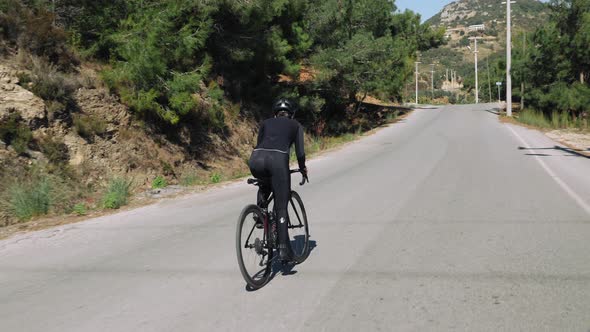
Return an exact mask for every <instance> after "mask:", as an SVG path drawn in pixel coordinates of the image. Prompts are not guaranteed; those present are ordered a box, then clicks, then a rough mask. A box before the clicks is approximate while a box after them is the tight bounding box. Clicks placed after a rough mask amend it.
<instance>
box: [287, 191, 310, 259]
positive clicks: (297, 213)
mask: <svg viewBox="0 0 590 332" xmlns="http://www.w3.org/2000/svg"><path fill="white" fill-rule="evenodd" d="M287 211H288V213H289V226H288V228H289V242H290V244H291V250H293V260H294V261H295V263H298V264H300V263H303V261H305V260H306V259H307V256H309V250H310V247H309V226H308V224H307V214H306V212H305V206H304V205H303V201H302V200H301V197H300V196H299V194H298V193H297V192H295V191H292V192H291V199H289V207H288V209H287Z"/></svg>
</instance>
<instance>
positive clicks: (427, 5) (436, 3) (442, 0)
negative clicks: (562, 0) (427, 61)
mask: <svg viewBox="0 0 590 332" xmlns="http://www.w3.org/2000/svg"><path fill="white" fill-rule="evenodd" d="M541 1H543V2H547V0H541ZM451 2H453V0H396V1H395V5H396V6H397V8H398V9H399V10H401V11H404V10H406V8H407V9H411V10H412V11H415V12H417V13H420V15H422V21H426V20H427V19H429V18H431V17H432V16H434V14H436V13H438V12H439V11H440V10H441V9H443V7H444V6H445V5H446V4H449V3H451ZM499 3H501V1H499Z"/></svg>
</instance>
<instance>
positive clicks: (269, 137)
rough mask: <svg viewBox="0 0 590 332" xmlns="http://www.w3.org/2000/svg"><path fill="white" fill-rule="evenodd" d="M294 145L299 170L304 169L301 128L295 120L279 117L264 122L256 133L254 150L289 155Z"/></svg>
mask: <svg viewBox="0 0 590 332" xmlns="http://www.w3.org/2000/svg"><path fill="white" fill-rule="evenodd" d="M293 143H295V154H296V156H297V161H298V163H299V168H300V169H304V168H305V149H304V147H303V127H302V126H301V124H299V122H297V121H296V120H293V119H290V118H288V117H283V116H279V117H276V118H270V119H268V120H265V121H263V122H262V124H261V125H260V130H259V131H258V142H257V144H256V150H263V151H264V150H268V151H277V152H282V153H287V154H288V153H289V149H290V148H291V145H292V144H293Z"/></svg>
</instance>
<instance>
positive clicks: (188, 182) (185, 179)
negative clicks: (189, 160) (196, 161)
mask: <svg viewBox="0 0 590 332" xmlns="http://www.w3.org/2000/svg"><path fill="white" fill-rule="evenodd" d="M198 182H199V177H198V176H197V175H196V174H185V175H183V176H182V177H181V178H180V183H181V184H182V185H183V186H186V187H190V186H194V185H196V184H197V183H198Z"/></svg>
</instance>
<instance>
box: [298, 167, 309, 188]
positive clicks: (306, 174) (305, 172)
mask: <svg viewBox="0 0 590 332" xmlns="http://www.w3.org/2000/svg"><path fill="white" fill-rule="evenodd" d="M300 171H301V175H303V180H302V181H301V183H300V185H304V184H305V182H306V181H307V182H308V183H309V177H308V171H307V167H304V168H302V169H301V170H300Z"/></svg>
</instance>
